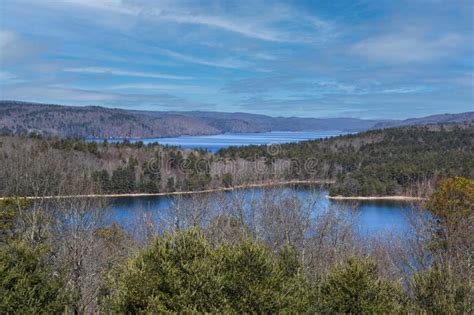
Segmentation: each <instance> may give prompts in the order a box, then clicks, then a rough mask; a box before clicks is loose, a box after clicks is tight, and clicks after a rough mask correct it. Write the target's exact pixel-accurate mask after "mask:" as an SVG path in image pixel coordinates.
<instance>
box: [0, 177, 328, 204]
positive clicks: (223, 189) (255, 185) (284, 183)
mask: <svg viewBox="0 0 474 315" xmlns="http://www.w3.org/2000/svg"><path fill="white" fill-rule="evenodd" d="M334 182H335V181H333V180H293V181H282V182H267V183H253V184H244V185H236V186H232V187H221V188H212V189H205V190H187V191H170V192H158V193H127V194H88V195H60V196H12V197H5V196H3V197H0V200H5V199H8V198H25V199H27V200H35V199H36V200H38V199H68V198H125V197H155V196H156V197H160V196H177V195H178V196H179V195H193V194H205V193H213V192H226V191H233V190H240V189H247V188H259V187H272V186H287V185H328V184H334Z"/></svg>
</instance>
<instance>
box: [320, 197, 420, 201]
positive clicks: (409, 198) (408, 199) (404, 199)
mask: <svg viewBox="0 0 474 315" xmlns="http://www.w3.org/2000/svg"><path fill="white" fill-rule="evenodd" d="M328 199H332V200H374V201H376V200H394V201H423V200H426V198H423V197H414V196H328Z"/></svg>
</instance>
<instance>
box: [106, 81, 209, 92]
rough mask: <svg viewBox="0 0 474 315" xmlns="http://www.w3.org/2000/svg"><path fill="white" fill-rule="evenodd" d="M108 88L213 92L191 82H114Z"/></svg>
mask: <svg viewBox="0 0 474 315" xmlns="http://www.w3.org/2000/svg"><path fill="white" fill-rule="evenodd" d="M107 89H108V90H155V91H180V92H186V93H194V94H196V93H198V94H208V93H212V92H215V90H213V89H212V88H209V87H202V86H199V85H192V84H156V83H128V84H116V85H112V86H109V87H107Z"/></svg>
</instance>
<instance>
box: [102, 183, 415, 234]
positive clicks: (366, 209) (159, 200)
mask: <svg viewBox="0 0 474 315" xmlns="http://www.w3.org/2000/svg"><path fill="white" fill-rule="evenodd" d="M271 207H282V208H283V209H285V208H288V209H293V208H295V207H297V208H298V211H299V212H302V213H305V214H307V215H308V217H309V218H311V219H315V220H317V217H318V215H319V214H322V213H324V212H326V211H328V210H329V209H335V208H337V209H341V210H342V212H343V213H345V214H346V215H347V217H348V218H349V217H350V218H351V220H353V224H354V226H355V227H356V228H357V229H358V230H359V231H360V232H361V233H363V234H365V235H368V236H377V235H382V234H384V233H390V234H397V235H400V236H403V235H407V234H409V233H410V229H411V228H410V224H409V219H410V217H411V216H412V215H413V214H414V211H417V210H414V208H416V204H412V203H408V202H402V201H393V202H392V201H357V202H347V201H344V202H341V201H332V200H329V199H328V198H327V191H325V190H324V189H320V188H314V187H311V186H301V185H298V186H295V187H277V188H275V187H274V188H248V189H240V190H238V191H233V192H219V193H204V194H197V195H181V196H156V197H155V196H152V197H150V196H146V197H144V196H140V197H121V198H115V199H114V200H113V201H112V202H111V204H110V205H109V207H108V208H107V210H106V211H107V216H108V217H109V219H111V220H113V221H116V222H118V223H119V224H120V225H122V226H124V227H127V226H128V227H129V228H133V224H134V222H135V223H136V217H137V215H138V214H140V213H141V214H146V215H147V216H149V217H151V218H153V221H154V222H155V223H156V224H157V225H160V224H162V225H163V224H166V223H168V224H169V223H170V222H165V221H170V220H172V219H171V218H172V217H175V218H176V216H177V213H180V215H181V216H183V220H185V219H186V218H188V219H189V218H190V217H191V218H196V217H199V220H201V221H202V222H205V220H206V217H210V215H209V214H210V213H212V214H214V215H215V214H218V213H219V212H221V213H222V212H226V213H228V212H229V209H231V211H234V210H235V209H242V211H241V212H242V213H243V214H244V215H245V217H246V218H245V219H246V222H253V221H254V220H255V218H257V217H258V216H259V215H260V213H259V212H262V211H267V212H268V209H271ZM262 209H265V210H262Z"/></svg>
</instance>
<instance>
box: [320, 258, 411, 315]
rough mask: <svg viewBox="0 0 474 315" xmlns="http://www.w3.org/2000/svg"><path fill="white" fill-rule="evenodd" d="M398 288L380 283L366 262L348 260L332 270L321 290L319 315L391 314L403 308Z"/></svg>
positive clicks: (390, 284) (381, 280)
mask: <svg viewBox="0 0 474 315" xmlns="http://www.w3.org/2000/svg"><path fill="white" fill-rule="evenodd" d="M403 300H404V296H403V293H402V290H401V288H400V286H398V285H396V284H394V283H391V282H388V281H385V280H383V279H382V278H381V277H380V275H379V273H378V272H377V266H376V264H375V263H374V262H372V261H370V260H362V259H358V258H355V257H352V258H349V259H348V261H347V262H346V263H345V264H344V265H342V266H336V267H335V268H333V270H332V271H331V272H330V273H329V275H328V276H327V279H326V280H325V281H324V283H323V285H322V288H321V297H320V311H321V313H323V314H392V313H399V312H401V310H402V309H403V308H404V303H402V302H403Z"/></svg>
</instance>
